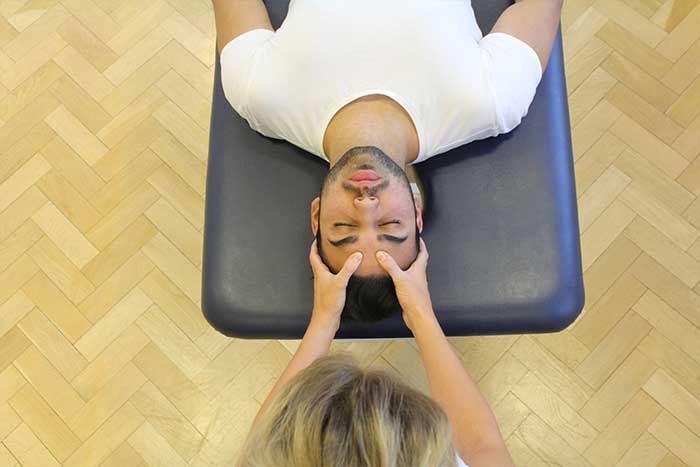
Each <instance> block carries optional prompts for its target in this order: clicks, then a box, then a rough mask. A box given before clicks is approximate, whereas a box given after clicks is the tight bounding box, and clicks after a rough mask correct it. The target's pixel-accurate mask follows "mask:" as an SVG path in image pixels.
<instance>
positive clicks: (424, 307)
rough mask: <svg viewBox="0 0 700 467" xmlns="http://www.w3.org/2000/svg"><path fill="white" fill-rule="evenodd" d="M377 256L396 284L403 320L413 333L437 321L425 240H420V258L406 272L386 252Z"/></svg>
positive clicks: (380, 252) (379, 252) (381, 252)
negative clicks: (431, 294)
mask: <svg viewBox="0 0 700 467" xmlns="http://www.w3.org/2000/svg"><path fill="white" fill-rule="evenodd" d="M376 255H377V261H378V262H379V265H380V266H381V267H382V268H383V269H384V270H385V271H386V272H388V273H389V275H390V276H391V279H392V281H393V282H394V287H395V288H396V296H397V298H398V299H399V303H400V304H401V308H402V309H403V320H404V322H405V323H406V326H408V328H409V329H410V330H411V332H414V333H415V327H416V326H419V325H420V324H421V323H422V322H425V321H426V320H427V321H432V320H436V318H435V313H434V311H433V303H432V301H431V300H430V292H429V290H428V276H427V272H426V270H427V268H428V249H427V248H426V246H425V242H424V241H423V238H422V237H421V239H420V252H419V253H418V257H417V258H416V260H415V261H414V262H413V264H412V265H411V267H409V268H408V269H406V270H405V271H404V270H403V269H401V268H400V267H399V265H398V264H396V261H395V260H394V258H392V257H391V255H390V254H389V253H387V252H386V251H378V252H377V253H376Z"/></svg>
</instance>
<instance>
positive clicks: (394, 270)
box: [377, 251, 403, 279]
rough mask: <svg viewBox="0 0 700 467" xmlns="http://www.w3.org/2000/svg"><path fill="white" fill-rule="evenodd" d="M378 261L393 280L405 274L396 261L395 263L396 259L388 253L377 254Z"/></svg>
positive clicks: (380, 252)
mask: <svg viewBox="0 0 700 467" xmlns="http://www.w3.org/2000/svg"><path fill="white" fill-rule="evenodd" d="M377 261H378V262H379V265H380V266H381V267H382V268H383V269H384V270H385V271H386V272H388V273H389V275H390V276H391V278H392V279H397V278H398V275H399V274H401V273H402V272H403V270H402V269H401V268H400V267H399V265H398V264H396V261H394V258H392V257H391V255H390V254H389V253H387V252H386V251H378V252H377Z"/></svg>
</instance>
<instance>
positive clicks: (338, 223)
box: [333, 219, 401, 227]
mask: <svg viewBox="0 0 700 467" xmlns="http://www.w3.org/2000/svg"><path fill="white" fill-rule="evenodd" d="M389 224H399V225H401V221H400V220H398V219H394V220H390V221H387V222H384V223H383V224H379V226H380V227H383V226H385V225H389ZM333 227H355V225H354V224H346V223H344V222H336V223H335V224H333Z"/></svg>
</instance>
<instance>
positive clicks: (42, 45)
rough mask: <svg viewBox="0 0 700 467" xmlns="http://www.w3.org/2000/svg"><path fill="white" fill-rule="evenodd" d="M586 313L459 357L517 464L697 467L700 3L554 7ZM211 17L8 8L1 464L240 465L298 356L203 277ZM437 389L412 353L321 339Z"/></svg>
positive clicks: (177, 6) (182, 4) (55, 5)
mask: <svg viewBox="0 0 700 467" xmlns="http://www.w3.org/2000/svg"><path fill="white" fill-rule="evenodd" d="M565 4H566V5H565V11H564V14H563V19H562V25H563V28H564V38H565V49H566V50H565V54H566V64H567V80H568V87H569V97H570V109H571V122H572V127H573V139H574V146H575V160H576V163H575V169H576V177H577V180H576V182H577V192H578V197H579V207H580V221H581V233H582V235H581V242H582V251H583V264H584V268H585V283H586V295H587V302H586V308H585V311H584V313H583V314H582V315H581V317H580V319H578V321H577V322H576V323H575V324H574V325H573V326H572V327H571V328H569V329H568V330H566V331H565V332H562V333H559V334H553V335H529V336H498V337H481V338H456V339H451V342H452V344H453V345H454V346H455V347H456V348H457V349H458V350H459V352H460V353H461V355H462V356H463V359H464V363H465V365H466V367H467V368H468V369H469V370H470V372H471V373H472V374H473V375H474V377H475V378H477V379H478V381H479V383H480V385H481V387H482V389H483V391H484V393H485V394H486V396H487V397H488V399H489V400H490V401H491V403H492V405H493V407H494V410H495V412H496V414H497V416H498V418H499V420H500V423H501V427H502V431H503V434H504V436H505V437H506V438H507V442H508V446H509V447H510V449H511V451H512V454H513V457H514V458H515V460H516V463H517V465H518V466H546V465H550V466H567V467H575V466H613V465H619V466H634V467H640V466H641V467H644V466H649V467H653V466H657V467H671V466H675V467H679V466H696V467H697V466H700V197H699V196H700V0H599V1H594V0H567V1H566V2H565ZM213 24H214V23H213V15H212V12H211V6H210V4H209V2H208V1H207V0H154V1H152V2H146V3H144V2H142V1H139V0H120V1H115V0H0V154H1V155H2V156H1V157H0V466H9V467H14V466H18V465H22V466H40V467H50V466H55V465H65V466H81V467H83V466H92V465H102V466H139V465H168V466H179V465H194V466H210V465H211V466H213V465H230V461H231V459H232V458H233V457H234V456H235V455H236V453H237V451H238V449H239V447H240V445H241V442H242V440H243V437H244V436H245V434H246V432H247V429H248V426H249V424H250V422H251V420H252V418H253V416H254V415H255V413H256V411H257V409H258V408H259V406H260V403H261V402H262V401H263V400H264V398H265V396H266V395H267V392H268V391H269V389H270V388H271V386H272V384H273V383H274V381H275V378H276V377H277V375H279V373H280V372H281V371H282V369H283V368H284V366H285V364H286V363H287V362H288V360H289V359H290V357H291V353H290V352H293V351H294V350H295V348H296V345H297V344H298V343H297V342H293V341H291V342H290V341H246V340H236V339H228V338H225V337H223V336H221V335H219V334H217V332H215V331H214V330H212V329H211V328H210V327H209V326H208V325H207V324H206V322H205V321H204V319H203V318H202V315H201V312H200V310H199V304H200V303H199V302H200V287H201V285H200V270H201V249H202V222H203V196H204V180H205V172H206V160H207V159H206V158H207V135H208V125H209V109H210V98H211V97H210V96H211V88H212V76H213V59H214V56H213V48H214V25H213ZM333 347H334V348H335V349H340V348H342V349H348V350H350V351H352V352H354V353H355V354H357V355H358V356H360V358H361V360H362V361H363V362H365V364H367V365H373V366H378V367H384V368H388V369H390V370H391V371H395V372H396V373H398V374H401V375H402V376H403V378H404V379H405V380H406V381H408V382H409V383H410V384H412V385H414V386H415V387H417V388H419V389H421V390H423V391H426V390H427V385H426V380H425V374H424V372H423V371H422V367H421V365H420V359H419V358H420V357H419V354H418V352H417V349H416V347H415V346H414V345H413V343H412V341H384V342H381V341H379V342H378V341H372V342H369V343H359V342H353V343H339V342H338V343H334V345H333Z"/></svg>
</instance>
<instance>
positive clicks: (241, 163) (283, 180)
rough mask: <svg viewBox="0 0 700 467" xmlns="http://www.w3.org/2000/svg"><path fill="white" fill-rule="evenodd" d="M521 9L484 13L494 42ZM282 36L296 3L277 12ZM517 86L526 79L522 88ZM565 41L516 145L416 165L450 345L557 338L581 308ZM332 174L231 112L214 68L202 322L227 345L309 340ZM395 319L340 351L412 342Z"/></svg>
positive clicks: (481, 144)
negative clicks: (320, 215) (498, 24)
mask: <svg viewBox="0 0 700 467" xmlns="http://www.w3.org/2000/svg"><path fill="white" fill-rule="evenodd" d="M510 3H512V2H509V1H507V0H478V1H477V0H474V2H473V5H474V9H475V12H476V17H477V19H478V21H479V25H480V26H481V28H482V31H484V33H487V32H488V31H489V30H490V28H491V26H492V25H493V23H494V22H495V20H496V19H497V17H498V15H499V14H500V13H501V12H502V11H503V10H504V9H505V8H506V7H507V6H508V5H509V4H510ZM266 4H267V6H268V11H269V12H270V17H271V20H272V24H273V25H274V27H275V28H277V27H279V25H280V24H281V22H282V20H283V19H284V17H285V16H286V12H287V1H286V0H278V1H272V0H271V1H267V2H266ZM513 79H514V80H517V77H513ZM566 96H567V94H566V83H565V78H564V63H563V56H562V44H561V35H559V36H558V37H557V39H556V42H555V46H554V50H553V52H552V56H551V59H550V62H549V66H548V68H547V70H546V72H545V74H544V76H543V78H542V81H541V83H540V86H539V88H538V91H537V94H536V96H535V99H534V102H533V103H532V105H531V107H530V110H529V113H528V115H527V117H525V119H524V120H523V122H522V124H521V125H520V126H519V127H518V128H516V129H515V130H514V131H513V132H511V133H509V134H507V135H503V136H500V137H497V138H490V139H487V140H482V141H478V142H474V143H471V144H468V145H466V146H462V147H459V148H455V149H454V150H452V151H450V152H448V153H445V154H441V155H439V156H437V157H435V158H433V159H429V160H428V161H426V162H424V163H422V164H418V165H416V169H417V171H418V173H419V176H420V178H421V180H422V182H423V183H424V186H425V190H426V198H427V203H426V206H425V211H424V218H425V228H424V231H423V237H424V239H425V241H426V243H427V246H428V250H429V251H430V264H429V267H428V275H429V283H430V289H431V293H432V299H433V304H434V307H435V311H436V314H437V317H438V319H439V320H440V322H441V324H442V327H443V329H444V331H445V333H446V334H447V335H456V336H464V335H473V334H511V333H535V332H547V331H556V330H560V329H563V328H565V327H566V326H567V325H568V324H569V323H571V322H572V321H573V320H574V319H575V318H576V316H578V314H579V313H580V311H581V309H582V308H583V302H584V291H583V280H582V271H581V257H580V245H579V228H578V218H577V211H576V195H575V184H574V174H573V157H572V151H571V134H570V129H569V116H568V106H567V99H566ZM327 171H328V165H327V163H325V162H324V161H322V160H321V159H319V158H318V157H316V156H314V155H311V154H308V153H306V152H305V151H303V150H302V149H299V148H297V147H295V146H293V145H291V144H289V143H287V142H283V141H279V140H274V139H269V138H266V137H264V136H262V135H260V134H258V133H256V132H254V131H253V130H251V129H250V127H249V126H248V124H247V122H246V121H245V120H243V119H242V118H241V117H240V116H239V115H238V114H237V113H236V112H235V111H234V110H233V109H232V108H231V106H230V105H229V104H228V102H227V101H226V98H225V97H224V94H223V91H222V88H221V79H220V70H219V64H218V60H217V67H216V76H215V82H214V95H213V104H212V117H211V133H210V146H209V166H208V175H207V197H206V220H205V238H204V262H203V286H202V308H203V311H204V314H205V316H206V318H207V320H208V321H209V323H210V324H211V325H212V326H214V327H215V328H216V329H218V330H219V331H220V332H222V333H224V334H227V335H229V336H236V337H246V338H277V339H279V338H300V337H301V336H302V335H303V333H304V331H305V329H306V326H307V324H308V320H309V317H310V313H311V307H312V299H313V295H312V294H313V290H312V286H313V282H312V274H311V269H310V267H309V264H308V251H309V246H310V245H311V242H312V240H313V236H312V233H311V228H310V221H309V215H310V214H309V204H310V202H311V200H312V199H313V198H314V197H315V196H317V195H318V191H319V188H320V186H321V182H322V180H323V177H324V175H325V174H326V173H327ZM410 336H411V334H410V331H409V330H408V329H407V328H406V327H405V325H404V324H403V320H402V318H401V316H399V315H396V316H393V317H391V318H389V319H387V320H384V321H381V322H378V323H371V324H369V323H343V324H342V325H341V328H340V330H339V331H338V334H337V335H336V337H338V338H390V337H410Z"/></svg>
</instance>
